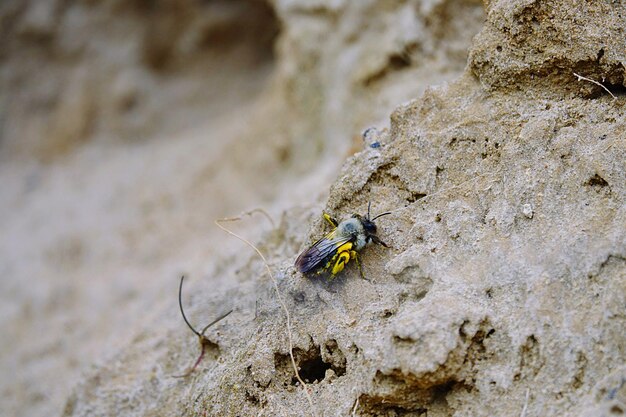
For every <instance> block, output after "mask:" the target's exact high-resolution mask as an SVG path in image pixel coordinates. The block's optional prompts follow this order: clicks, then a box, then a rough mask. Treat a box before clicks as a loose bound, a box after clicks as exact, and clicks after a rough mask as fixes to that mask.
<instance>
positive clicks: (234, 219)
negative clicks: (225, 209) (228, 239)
mask: <svg viewBox="0 0 626 417" xmlns="http://www.w3.org/2000/svg"><path fill="white" fill-rule="evenodd" d="M254 212H261V213H264V214H265V215H266V216H267V217H268V218H269V219H270V222H271V223H272V225H273V224H274V222H273V221H272V220H271V217H269V215H268V214H267V213H266V212H265V211H263V210H261V209H255V210H252V211H249V212H246V213H243V214H242V215H241V216H238V217H228V218H224V219H218V220H215V224H216V225H217V227H219V228H220V229H222V230H223V231H225V232H226V233H228V234H229V235H231V236H234V237H236V238H237V239H239V240H241V241H242V242H243V243H245V244H246V245H248V246H250V247H251V248H252V249H254V251H255V252H256V253H257V255H259V257H260V258H261V259H262V260H263V263H264V264H265V269H266V270H267V274H268V275H269V277H270V280H271V281H272V284H273V285H274V290H275V291H276V297H277V298H278V301H279V303H280V305H281V307H282V309H283V311H284V312H285V317H286V318H287V338H288V340H289V357H290V358H291V366H292V367H293V372H294V374H295V376H296V379H297V380H298V382H300V384H301V385H302V388H303V390H304V394H305V395H306V398H307V400H308V401H309V405H310V406H311V413H312V414H313V415H316V413H315V411H314V406H313V400H312V399H311V395H310V394H309V389H308V387H307V385H306V383H305V382H304V380H302V378H301V377H300V372H298V366H297V365H296V360H295V358H294V356H293V336H292V334H291V315H290V314H289V309H287V304H285V301H284V300H283V297H282V295H281V293H280V290H279V289H278V282H277V281H276V278H274V274H272V270H271V269H270V266H269V264H268V262H267V259H265V256H263V254H262V253H261V251H260V250H259V249H258V248H257V247H256V246H255V245H253V244H252V243H251V242H250V241H248V240H247V239H245V238H244V237H242V236H239V235H238V234H237V233H235V232H233V231H232V230H230V229H228V228H227V227H225V226H223V225H222V224H221V223H225V222H234V221H238V220H241V218H242V217H243V216H245V215H251V214H253V213H254Z"/></svg>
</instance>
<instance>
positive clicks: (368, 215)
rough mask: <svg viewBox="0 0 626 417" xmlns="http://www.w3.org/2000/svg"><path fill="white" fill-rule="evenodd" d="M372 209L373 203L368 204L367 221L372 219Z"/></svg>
mask: <svg viewBox="0 0 626 417" xmlns="http://www.w3.org/2000/svg"><path fill="white" fill-rule="evenodd" d="M371 207H372V202H371V201H370V202H369V203H367V220H369V219H370V208H371Z"/></svg>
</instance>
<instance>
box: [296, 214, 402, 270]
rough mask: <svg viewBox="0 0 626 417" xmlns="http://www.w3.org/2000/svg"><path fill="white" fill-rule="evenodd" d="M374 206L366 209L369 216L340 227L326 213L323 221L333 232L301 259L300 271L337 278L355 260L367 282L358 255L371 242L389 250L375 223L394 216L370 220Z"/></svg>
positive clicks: (355, 216) (299, 260)
mask: <svg viewBox="0 0 626 417" xmlns="http://www.w3.org/2000/svg"><path fill="white" fill-rule="evenodd" d="M371 205H372V203H371V202H370V203H369V204H368V206H367V216H361V215H358V214H353V215H352V217H350V218H348V219H346V220H344V221H342V222H341V223H338V222H337V220H335V219H333V218H332V217H331V216H330V215H329V214H328V213H323V217H324V220H326V221H327V222H328V223H329V224H330V225H331V226H332V228H333V230H332V231H331V232H330V233H328V234H327V235H326V236H324V237H323V238H321V239H320V240H318V241H317V242H315V243H314V244H313V246H311V247H310V248H308V249H307V250H305V251H304V252H302V253H301V254H300V256H298V259H296V263H295V266H296V268H297V269H298V271H300V272H301V273H303V274H308V273H316V274H328V273H330V278H334V277H335V276H336V275H337V274H339V273H340V272H341V271H343V268H344V267H345V266H346V264H347V263H348V262H349V261H350V260H351V259H354V261H355V262H356V264H357V266H358V267H359V273H360V274H361V278H363V279H365V275H363V268H362V267H361V262H360V259H359V251H360V250H362V249H363V248H364V247H365V246H366V245H367V244H368V243H370V242H374V243H376V244H379V245H382V246H384V247H386V248H388V247H389V246H387V244H386V243H385V242H383V241H382V240H380V238H379V237H378V236H377V235H376V224H375V223H374V220H376V219H377V218H379V217H382V216H386V215H388V214H391V212H386V213H382V214H379V215H378V216H376V217H374V218H373V219H370V206H371Z"/></svg>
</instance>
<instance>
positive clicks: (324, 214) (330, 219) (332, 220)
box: [322, 212, 337, 229]
mask: <svg viewBox="0 0 626 417" xmlns="http://www.w3.org/2000/svg"><path fill="white" fill-rule="evenodd" d="M322 216H323V217H324V220H326V221H327V222H328V224H330V225H331V226H332V227H333V229H336V228H337V220H335V219H333V218H332V217H330V214H328V213H326V212H323V213H322Z"/></svg>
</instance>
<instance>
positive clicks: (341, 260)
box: [330, 251, 350, 278]
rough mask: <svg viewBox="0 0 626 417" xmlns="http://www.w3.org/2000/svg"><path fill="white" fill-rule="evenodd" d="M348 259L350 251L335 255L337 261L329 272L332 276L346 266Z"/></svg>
mask: <svg viewBox="0 0 626 417" xmlns="http://www.w3.org/2000/svg"><path fill="white" fill-rule="evenodd" d="M349 260H350V253H349V252H348V251H345V252H340V253H339V256H337V261H336V262H335V264H334V265H333V270H332V271H331V272H330V273H331V275H332V276H333V278H334V277H335V275H337V274H338V273H340V272H341V271H343V267H344V266H346V264H347V263H348V261H349Z"/></svg>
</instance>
